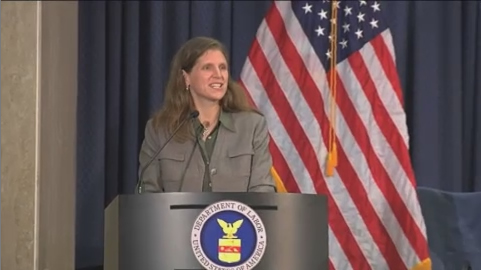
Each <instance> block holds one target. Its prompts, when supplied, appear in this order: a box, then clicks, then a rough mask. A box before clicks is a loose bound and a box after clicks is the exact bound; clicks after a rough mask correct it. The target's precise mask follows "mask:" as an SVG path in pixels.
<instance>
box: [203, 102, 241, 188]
mask: <svg viewBox="0 0 481 270" xmlns="http://www.w3.org/2000/svg"><path fill="white" fill-rule="evenodd" d="M220 126H223V127H225V128H227V129H229V130H234V126H233V123H232V121H231V119H230V118H229V117H228V113H226V112H223V111H221V112H220V114H219V121H218V122H217V125H216V126H215V128H214V129H213V130H212V132H211V133H210V134H209V135H208V136H207V138H206V139H205V141H204V140H203V139H202V131H203V130H204V126H203V125H202V124H201V123H200V121H199V119H198V118H197V119H196V120H195V121H194V130H195V131H196V134H197V141H198V143H199V146H200V152H201V154H202V158H203V160H204V165H205V173H204V180H203V184H202V191H204V192H210V191H212V182H211V177H210V176H211V173H215V172H212V171H211V169H210V159H211V156H212V152H213V151H214V146H215V142H216V139H217V134H218V133H219V128H220ZM212 170H215V168H214V169H212Z"/></svg>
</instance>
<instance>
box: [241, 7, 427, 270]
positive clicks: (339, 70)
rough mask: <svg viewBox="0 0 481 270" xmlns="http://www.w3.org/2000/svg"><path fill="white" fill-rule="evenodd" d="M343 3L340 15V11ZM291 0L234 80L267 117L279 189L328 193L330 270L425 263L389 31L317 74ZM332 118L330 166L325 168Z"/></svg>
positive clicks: (273, 12)
mask: <svg viewBox="0 0 481 270" xmlns="http://www.w3.org/2000/svg"><path fill="white" fill-rule="evenodd" d="M319 2H320V1H319ZM323 2H326V1H323ZM351 2H354V1H351ZM356 2H357V1H356ZM367 2H369V1H360V3H359V4H358V5H360V7H359V8H364V7H363V6H362V5H363V4H366V5H367V4H368V3H367ZM302 3H303V4H304V2H302ZM376 3H378V2H374V4H375V5H377V7H375V9H374V11H376V8H379V5H378V4H376ZM334 4H336V3H334ZM337 4H339V3H337ZM347 5H349V1H347V4H346V6H342V7H341V9H340V11H339V12H342V13H340V15H342V14H344V13H345V14H344V15H346V14H347V15H349V12H350V11H351V10H350V7H349V6H347ZM292 6H293V5H292V3H291V2H289V1H277V2H274V4H273V6H272V7H271V9H270V10H269V12H268V13H267V15H266V17H265V18H264V20H263V21H262V23H261V25H260V26H259V29H258V32H257V35H256V38H255V40H254V42H253V44H252V47H251V49H250V52H249V55H248V58H247V60H246V62H245V65H244V67H243V70H242V72H241V78H240V82H241V84H242V85H243V86H244V87H245V89H246V90H247V92H248V94H249V96H250V98H251V99H252V101H253V102H254V103H255V105H256V106H257V107H258V108H259V109H260V110H261V111H262V113H263V114H264V115H265V116H266V118H267V122H268V127H269V132H270V136H271V142H270V151H271V153H272V156H273V163H274V168H275V171H276V172H277V174H278V175H279V177H280V179H281V180H282V182H283V184H284V186H285V188H286V189H287V191H288V192H300V193H319V194H326V195H327V196H328V200H329V259H330V269H339V270H341V269H342V270H343V269H375V270H382V269H396V270H398V269H430V264H431V263H430V260H429V252H428V246H427V239H426V228H425V224H424V220H423V216H422V213H421V209H420V206H419V202H418V199H417V195H416V189H415V188H416V184H415V179H414V173H413V169H412V167H411V162H410V157H409V152H408V132H407V126H406V119H405V118H406V116H405V112H404V110H403V102H402V91H401V86H400V83H399V80H398V74H397V72H396V66H395V53H394V47H393V42H392V37H391V33H390V30H389V29H388V28H386V30H384V31H382V32H380V34H378V35H376V36H375V37H373V38H372V39H370V40H369V41H368V42H366V43H365V44H364V45H363V46H362V47H361V48H360V49H358V50H356V51H354V52H353V53H351V54H350V55H349V56H348V57H346V59H344V60H341V61H340V62H338V63H337V65H336V68H335V69H334V71H331V70H328V71H327V72H326V68H325V66H324V65H323V64H322V63H321V58H320V57H318V55H319V54H316V52H315V48H313V46H312V42H311V41H310V40H309V37H308V36H307V35H306V29H305V28H303V27H302V25H301V23H300V22H299V20H298V17H296V14H295V12H294V10H293V7H292ZM304 8H305V9H304ZM312 8H313V5H309V2H306V4H305V7H303V9H304V10H305V11H306V15H309V14H308V13H309V11H310V12H312V14H313V16H318V15H317V12H318V11H319V10H321V9H319V10H317V11H316V10H313V9H312ZM314 8H315V6H314ZM359 10H361V9H359ZM321 11H322V12H326V11H328V9H322V10H321ZM348 11H349V12H348ZM326 13H327V12H326ZM359 13H361V12H359ZM347 15H346V16H347ZM354 15H359V14H354ZM319 16H322V15H321V13H319ZM363 16H364V15H363ZM361 17H362V16H361ZM373 20H374V17H373ZM355 30H357V29H354V28H352V31H355ZM322 34H325V33H322ZM318 36H319V35H318ZM324 49H325V50H326V51H327V50H328V49H329V48H324ZM331 72H335V74H334V76H335V77H333V78H336V80H337V92H336V96H335V102H334V104H335V106H334V108H335V115H336V117H335V118H331V117H330V116H331V113H330V111H329V109H330V106H331V105H330V104H329V102H330V98H329V95H330V88H329V85H328V77H329V76H331V74H330V73H331ZM331 126H334V127H335V130H334V132H335V136H334V138H335V140H336V142H337V152H338V158H337V159H338V165H337V167H336V168H335V171H334V174H333V175H332V176H327V175H326V171H325V170H326V164H325V163H326V156H327V153H328V147H327V145H328V143H329V128H330V127H331Z"/></svg>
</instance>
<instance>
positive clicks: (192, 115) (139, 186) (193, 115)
mask: <svg viewBox="0 0 481 270" xmlns="http://www.w3.org/2000/svg"><path fill="white" fill-rule="evenodd" d="M198 116H199V111H197V110H195V111H193V112H191V113H190V114H189V116H188V117H187V118H185V119H184V120H183V121H182V122H181V123H180V124H179V125H178V126H177V128H175V130H174V132H172V134H171V135H170V136H169V138H168V139H167V140H166V141H165V143H164V144H163V145H162V146H161V147H160V148H159V150H157V152H156V153H155V155H154V156H153V157H152V158H151V159H150V160H149V162H147V164H146V165H145V167H144V168H143V169H142V171H141V172H140V176H139V180H138V181H137V187H136V189H137V193H138V194H140V193H142V188H143V184H144V183H143V179H142V177H143V176H144V173H145V171H146V170H147V168H148V167H149V166H150V165H151V164H152V162H154V160H155V159H156V158H157V156H158V155H159V154H160V152H162V149H164V148H165V146H167V144H168V143H169V142H170V141H171V140H172V138H174V136H175V134H176V133H177V132H178V131H179V129H180V128H181V127H182V126H183V125H184V124H185V122H187V120H190V119H194V118H197V117H198Z"/></svg>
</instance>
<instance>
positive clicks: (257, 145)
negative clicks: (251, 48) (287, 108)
mask: <svg viewBox="0 0 481 270" xmlns="http://www.w3.org/2000/svg"><path fill="white" fill-rule="evenodd" d="M227 55H228V54H227V52H226V49H225V47H224V46H223V44H221V43H220V42H219V41H217V40H215V39H212V38H207V37H196V38H193V39H191V40H189V41H187V42H186V43H185V44H184V45H183V46H182V47H181V48H180V49H179V51H178V52H177V53H176V55H175V56H174V58H173V60H172V63H171V70H170V75H169V79H168V82H167V85H166V88H165V92H164V104H163V106H162V108H161V109H160V110H159V111H158V112H157V113H156V114H155V115H154V116H153V117H152V118H151V119H149V120H148V122H147V124H146V127H145V138H144V140H143V143H142V147H141V150H140V154H139V162H140V167H139V181H138V186H137V188H138V192H139V193H142V192H275V191H276V188H275V183H274V180H273V178H272V176H271V174H270V168H271V166H272V158H271V155H270V153H269V148H268V142H269V136H268V129H267V123H266V120H265V118H264V116H263V115H262V114H261V113H260V112H259V111H257V110H256V109H255V108H253V107H252V106H250V105H249V102H248V99H247V97H246V96H245V92H244V89H242V88H241V86H240V85H239V84H237V83H236V82H234V81H233V80H232V79H231V78H230V76H229V68H228V67H229V63H228V61H227Z"/></svg>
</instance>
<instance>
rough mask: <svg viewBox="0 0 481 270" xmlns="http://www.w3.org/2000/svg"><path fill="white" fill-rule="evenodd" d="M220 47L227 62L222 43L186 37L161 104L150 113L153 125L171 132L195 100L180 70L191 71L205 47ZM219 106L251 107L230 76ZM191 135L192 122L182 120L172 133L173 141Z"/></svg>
mask: <svg viewBox="0 0 481 270" xmlns="http://www.w3.org/2000/svg"><path fill="white" fill-rule="evenodd" d="M209 50H219V51H221V52H222V53H223V54H224V57H225V58H226V60H227V62H228V63H229V60H228V56H227V50H226V49H225V47H224V45H223V44H222V43H221V42H219V41H218V40H215V39H213V38H209V37H195V38H192V39H190V40H189V41H187V42H186V43H185V44H184V45H183V46H182V47H181V48H180V49H179V51H177V53H176V54H175V56H174V58H173V60H172V63H171V69H170V75H169V79H168V81H167V87H166V88H165V95H164V104H163V106H162V108H161V109H160V110H159V111H158V112H157V113H156V114H155V115H154V116H153V124H154V128H156V129H157V130H162V131H165V132H166V134H172V132H173V131H174V129H175V128H177V126H178V125H179V124H180V123H181V122H182V121H183V120H184V119H186V118H187V117H189V115H190V114H191V112H192V111H193V110H195V106H194V101H193V100H192V96H191V93H190V91H187V86H186V85H185V80H184V77H183V75H182V70H184V71H185V72H187V73H190V72H191V71H192V68H193V67H194V65H195V64H196V62H197V60H198V59H199V57H201V56H202V55H203V54H204V53H205V52H206V51H209ZM220 106H221V108H222V110H224V111H226V112H241V111H254V112H257V113H259V111H257V110H256V109H255V107H254V106H252V105H251V104H250V102H249V100H248V98H247V96H246V93H245V90H244V89H243V88H242V86H240V85H239V84H238V83H236V82H235V81H233V80H232V79H231V76H230V75H229V80H228V84H227V92H226V94H225V96H224V97H223V98H222V99H221V100H220ZM192 136H193V128H192V125H189V124H184V125H183V126H182V127H181V128H180V129H179V131H178V132H177V134H176V135H175V137H174V140H176V141H180V142H182V141H185V140H188V139H189V138H192Z"/></svg>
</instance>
